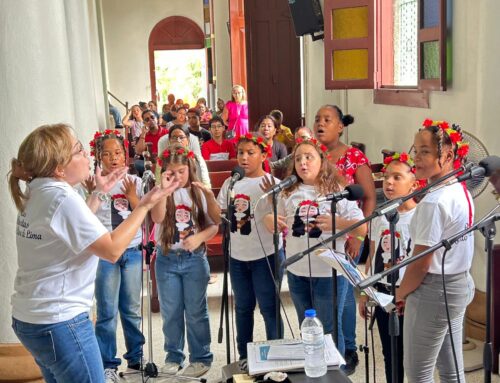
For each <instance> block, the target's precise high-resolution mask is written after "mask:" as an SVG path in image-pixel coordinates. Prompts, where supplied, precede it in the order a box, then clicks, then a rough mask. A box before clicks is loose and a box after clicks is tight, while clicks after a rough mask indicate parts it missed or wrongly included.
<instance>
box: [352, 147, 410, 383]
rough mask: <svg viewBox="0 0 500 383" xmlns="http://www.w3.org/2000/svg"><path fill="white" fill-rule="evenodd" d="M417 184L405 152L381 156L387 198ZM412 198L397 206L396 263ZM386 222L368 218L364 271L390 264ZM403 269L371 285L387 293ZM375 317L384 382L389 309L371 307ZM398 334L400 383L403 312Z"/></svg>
mask: <svg viewBox="0 0 500 383" xmlns="http://www.w3.org/2000/svg"><path fill="white" fill-rule="evenodd" d="M418 186H419V184H418V182H417V180H416V178H415V167H414V164H413V161H412V160H411V159H410V158H409V156H408V154H406V153H394V154H393V155H392V156H391V157H386V159H385V160H384V181H383V186H382V189H383V191H384V195H385V197H386V198H387V199H389V200H394V199H398V198H402V197H405V196H407V195H408V194H410V193H412V192H414V191H415V190H416V189H417V188H418ZM415 207H416V202H415V200H413V199H410V200H408V201H406V202H405V203H404V204H402V205H401V206H400V207H399V208H398V213H399V220H398V222H397V224H396V251H395V252H396V263H399V262H400V261H402V260H403V259H405V258H406V257H408V255H409V253H410V246H411V240H410V222H411V219H412V217H413V214H414V213H415ZM389 234H390V232H389V222H388V221H387V219H386V218H385V216H381V217H377V218H375V219H374V220H373V221H372V224H371V228H370V233H369V237H370V241H371V242H370V255H369V257H368V259H367V261H366V263H365V273H366V274H375V273H380V272H382V271H384V270H385V269H387V268H389V267H391V266H392V260H391V238H390V235H389ZM404 273H405V270H404V268H402V269H400V271H399V274H395V276H394V277H393V275H390V276H388V277H387V278H384V279H383V280H382V281H381V282H380V283H378V284H377V285H375V288H376V289H377V290H378V291H379V292H381V293H385V294H390V293H391V291H390V285H391V282H392V278H395V279H396V281H395V283H396V286H399V283H400V282H401V278H402V277H403V275H404ZM367 301H368V297H367V296H366V295H361V296H360V298H359V302H358V309H359V314H360V315H361V317H362V318H365V317H366V315H367V310H366V303H367ZM374 315H375V319H376V321H377V327H378V333H379V336H380V341H381V343H382V353H383V354H384V365H385V376H386V381H387V382H392V365H391V351H392V350H391V337H390V333H389V313H387V312H386V311H385V310H384V309H383V308H381V307H375V312H374ZM398 319H399V329H400V332H399V333H400V335H399V336H398V337H397V344H398V349H397V352H396V355H397V361H398V364H397V377H398V380H397V382H394V383H403V379H404V370H403V315H400V316H399V317H398Z"/></svg>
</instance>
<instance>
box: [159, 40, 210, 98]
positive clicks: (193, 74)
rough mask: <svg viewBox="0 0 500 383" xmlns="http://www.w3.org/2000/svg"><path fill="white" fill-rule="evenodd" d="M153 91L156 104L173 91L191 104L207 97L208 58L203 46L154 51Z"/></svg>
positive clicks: (176, 95)
mask: <svg viewBox="0 0 500 383" xmlns="http://www.w3.org/2000/svg"><path fill="white" fill-rule="evenodd" d="M154 62H155V78H156V84H155V88H156V95H157V99H158V104H159V105H163V104H165V103H167V95H168V94H169V93H173V94H174V95H175V97H176V98H181V99H182V100H183V101H184V102H185V103H188V104H189V105H190V106H194V105H195V104H196V101H197V100H198V98H200V97H205V98H206V97H207V87H206V84H207V76H206V73H207V69H206V67H207V60H206V54H205V50H204V49H183V50H161V51H155V52H154Z"/></svg>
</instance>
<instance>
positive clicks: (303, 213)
mask: <svg viewBox="0 0 500 383" xmlns="http://www.w3.org/2000/svg"><path fill="white" fill-rule="evenodd" d="M318 215H319V207H318V204H317V202H314V201H311V200H304V201H301V202H300V203H299V205H298V206H297V209H296V210H295V215H294V218H293V225H292V235H293V236H294V237H301V236H303V235H304V234H305V233H306V226H308V225H309V232H308V235H309V237H310V238H318V237H319V236H320V235H321V233H322V231H321V229H320V228H319V227H318V226H317V224H316V219H315V218H316V217H317V216H318Z"/></svg>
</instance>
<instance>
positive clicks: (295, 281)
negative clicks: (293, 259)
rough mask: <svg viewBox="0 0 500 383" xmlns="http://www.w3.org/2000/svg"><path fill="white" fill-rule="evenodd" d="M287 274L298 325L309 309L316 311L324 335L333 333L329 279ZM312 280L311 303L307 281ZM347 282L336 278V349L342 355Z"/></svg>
mask: <svg viewBox="0 0 500 383" xmlns="http://www.w3.org/2000/svg"><path fill="white" fill-rule="evenodd" d="M287 274H288V287H289V289H290V295H291V296H292V301H293V304H294V306H295V310H296V311H297V316H298V318H299V325H300V324H301V323H302V321H303V320H304V316H305V311H306V310H307V309H310V308H314V309H316V314H317V317H318V318H319V320H320V321H321V323H322V324H323V329H324V332H325V334H331V333H332V332H333V304H332V302H333V294H332V288H333V284H332V278H331V277H313V278H309V277H300V276H297V275H295V274H292V273H290V272H288V273H287ZM310 280H312V293H313V300H314V304H313V301H312V300H311V293H310V288H309V286H310V285H309V281H310ZM347 284H348V282H347V280H346V279H345V278H344V277H341V276H337V307H338V309H337V328H338V337H339V339H338V344H337V349H338V350H339V352H340V353H341V354H342V355H344V353H345V345H344V334H343V332H342V313H343V311H344V303H345V294H346V292H347Z"/></svg>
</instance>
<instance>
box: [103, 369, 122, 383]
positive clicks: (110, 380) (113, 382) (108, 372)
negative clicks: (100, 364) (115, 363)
mask: <svg viewBox="0 0 500 383" xmlns="http://www.w3.org/2000/svg"><path fill="white" fill-rule="evenodd" d="M104 381H105V382H106V383H118V382H119V381H120V378H119V377H118V373H117V372H116V370H115V369H114V368H106V369H105V370H104Z"/></svg>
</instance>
